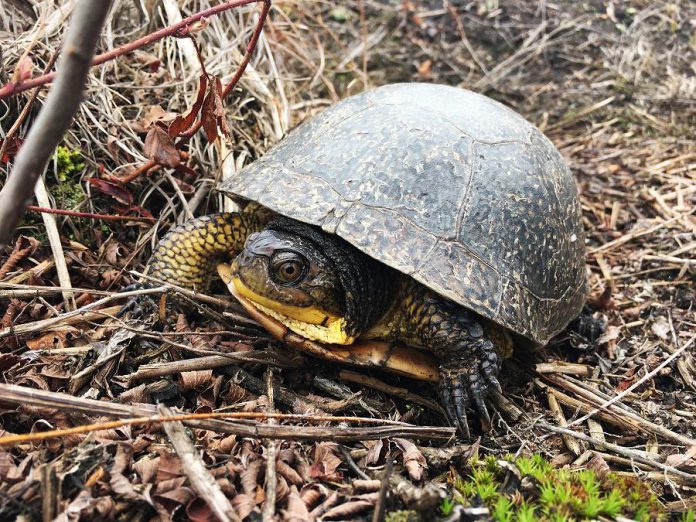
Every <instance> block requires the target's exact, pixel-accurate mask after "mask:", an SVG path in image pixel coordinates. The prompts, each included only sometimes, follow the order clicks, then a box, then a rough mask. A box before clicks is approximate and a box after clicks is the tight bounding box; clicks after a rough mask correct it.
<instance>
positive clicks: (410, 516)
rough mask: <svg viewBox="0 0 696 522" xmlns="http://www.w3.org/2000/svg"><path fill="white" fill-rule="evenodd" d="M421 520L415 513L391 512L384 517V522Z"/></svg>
mask: <svg viewBox="0 0 696 522" xmlns="http://www.w3.org/2000/svg"><path fill="white" fill-rule="evenodd" d="M419 520H421V518H420V516H418V513H416V512H415V511H406V510H403V511H390V512H389V513H386V514H385V516H384V522H417V521H419Z"/></svg>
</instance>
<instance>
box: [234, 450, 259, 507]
mask: <svg viewBox="0 0 696 522" xmlns="http://www.w3.org/2000/svg"><path fill="white" fill-rule="evenodd" d="M260 470H261V461H260V460H258V459H256V460H252V461H250V462H249V463H248V464H247V465H246V467H245V468H244V469H243V470H242V471H241V472H240V473H239V481H240V482H241V484H242V491H244V493H246V494H247V495H249V496H250V497H251V498H254V496H255V495H256V486H257V485H258V482H257V479H258V476H259V471H260Z"/></svg>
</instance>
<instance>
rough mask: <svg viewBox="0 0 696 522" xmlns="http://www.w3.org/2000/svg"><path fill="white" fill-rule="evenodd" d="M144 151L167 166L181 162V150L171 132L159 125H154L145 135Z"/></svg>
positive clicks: (171, 166)
mask: <svg viewBox="0 0 696 522" xmlns="http://www.w3.org/2000/svg"><path fill="white" fill-rule="evenodd" d="M144 152H145V154H147V156H148V157H149V158H150V159H153V160H155V161H156V162H157V163H158V164H160V165H163V166H165V167H170V168H174V167H176V166H178V165H179V163H180V162H181V158H180V157H179V151H178V150H177V148H176V146H174V142H173V141H172V139H171V138H170V137H169V134H167V131H165V130H164V129H163V128H162V127H159V126H157V125H155V126H154V127H152V128H151V129H150V130H149V131H148V133H147V136H146V137H145V148H144Z"/></svg>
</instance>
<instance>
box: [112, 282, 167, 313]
mask: <svg viewBox="0 0 696 522" xmlns="http://www.w3.org/2000/svg"><path fill="white" fill-rule="evenodd" d="M145 288H148V286H147V285H144V284H142V283H133V284H131V285H128V286H126V287H124V288H123V289H122V290H121V292H133V291H135V290H143V289H145ZM157 308H158V307H157V303H156V302H155V300H154V299H153V298H152V296H150V295H146V294H143V295H135V296H132V297H129V298H128V300H127V301H126V303H125V304H124V305H123V306H122V307H121V309H120V310H119V311H118V312H117V313H116V317H118V318H121V317H124V316H126V315H128V317H130V318H132V319H140V318H143V317H148V316H152V315H155V314H156V313H157Z"/></svg>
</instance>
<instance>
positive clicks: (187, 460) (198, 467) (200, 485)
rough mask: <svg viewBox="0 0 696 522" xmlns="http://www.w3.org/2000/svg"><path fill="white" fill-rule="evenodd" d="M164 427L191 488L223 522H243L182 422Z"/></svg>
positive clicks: (164, 411) (162, 411)
mask: <svg viewBox="0 0 696 522" xmlns="http://www.w3.org/2000/svg"><path fill="white" fill-rule="evenodd" d="M159 411H160V414H161V415H163V416H165V417H173V416H174V415H173V414H172V412H171V410H170V409H169V408H167V407H166V406H162V405H160V407H159ZM162 427H163V428H164V431H165V432H166V433H167V436H168V437H169V440H170V441H171V443H172V446H174V450H175V451H176V453H177V455H179V458H180V459H181V468H182V471H183V472H184V474H185V475H186V476H187V477H188V479H189V482H190V483H191V488H192V489H193V490H194V491H195V492H196V493H198V495H199V496H200V497H201V498H202V499H203V500H205V503H206V504H208V507H209V508H210V510H211V511H212V512H213V513H215V516H216V517H217V518H218V519H219V520H220V521H221V522H232V521H235V522H237V521H239V522H241V519H240V518H239V516H237V513H236V512H235V510H234V508H233V507H232V504H231V503H230V501H229V500H228V499H227V497H226V496H225V494H224V493H223V492H222V490H221V489H220V486H219V485H218V484H217V482H215V479H214V478H213V476H212V475H211V474H210V472H209V471H208V470H207V469H206V467H205V464H204V463H203V459H201V456H200V455H199V454H198V451H197V450H196V447H195V446H194V445H193V444H192V443H191V440H190V439H189V437H188V435H186V430H185V429H184V425H183V424H181V422H165V423H164V424H163V425H162Z"/></svg>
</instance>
